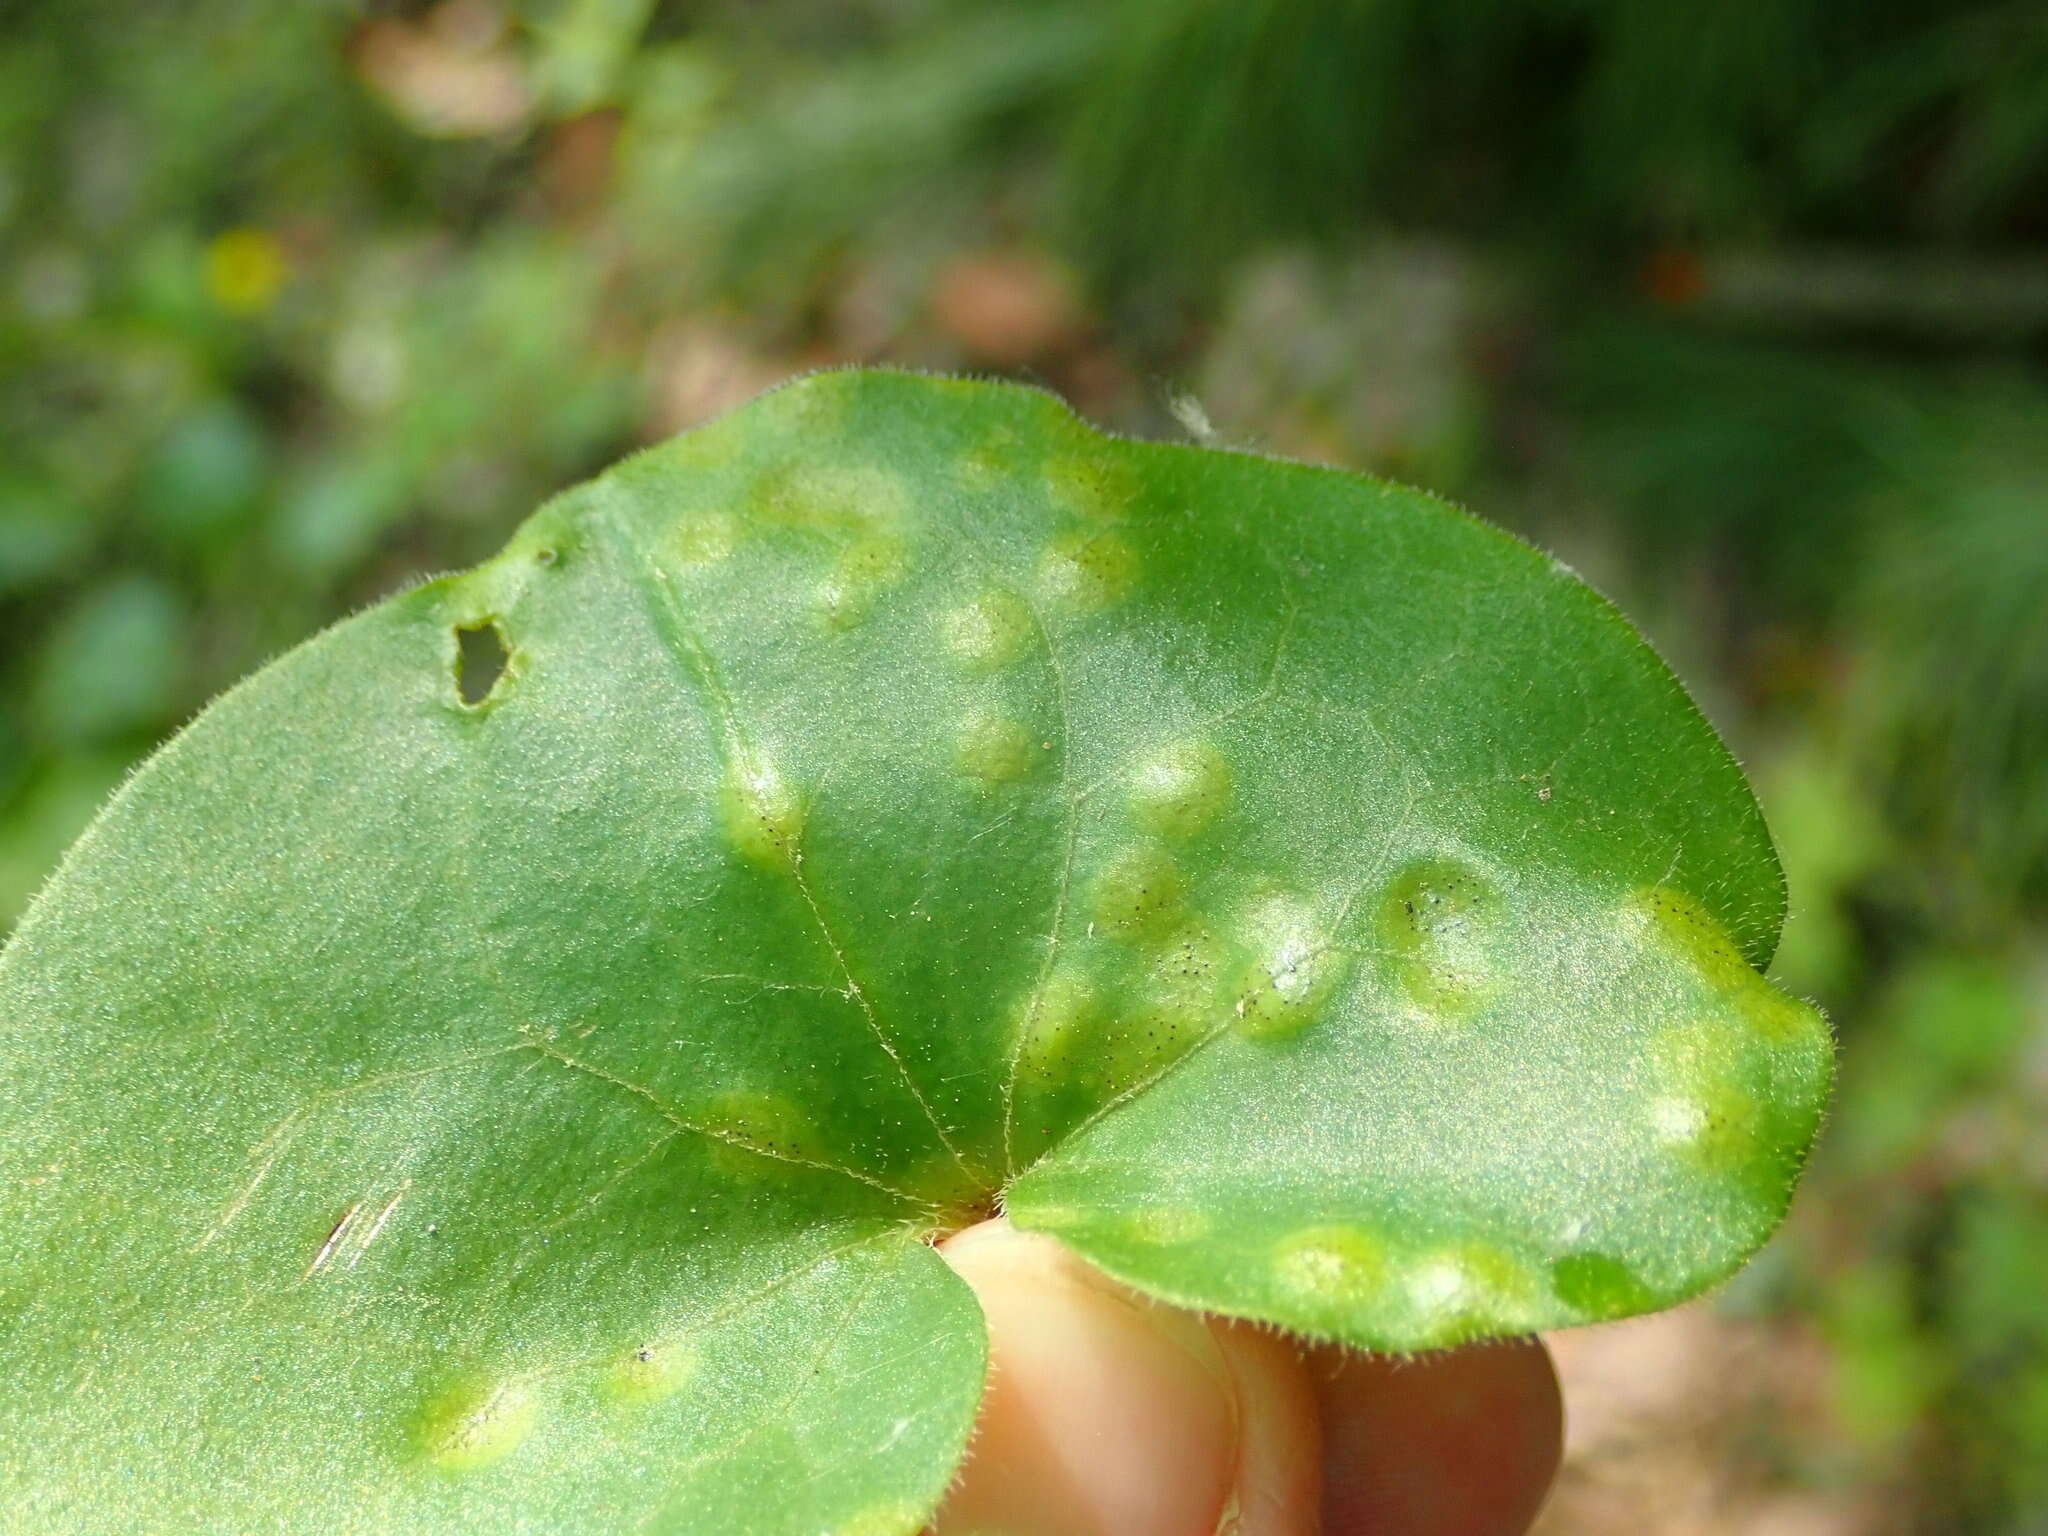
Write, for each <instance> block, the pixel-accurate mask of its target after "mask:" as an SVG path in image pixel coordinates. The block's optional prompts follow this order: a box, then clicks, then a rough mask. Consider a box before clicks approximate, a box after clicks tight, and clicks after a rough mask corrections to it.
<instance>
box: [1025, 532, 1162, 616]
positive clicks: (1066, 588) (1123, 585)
mask: <svg viewBox="0 0 2048 1536" xmlns="http://www.w3.org/2000/svg"><path fill="white" fill-rule="evenodd" d="M1137 579H1138V556H1137V553H1136V551H1134V550H1133V549H1132V548H1131V546H1130V545H1129V544H1127V543H1125V542H1124V541H1123V540H1122V539H1121V538H1119V537H1118V536H1117V535H1115V534H1113V533H1101V532H1076V533H1063V534H1060V535H1059V536H1058V537H1056V538H1054V539H1053V540H1052V542H1051V543H1050V544H1048V545H1047V546H1046V550H1045V554H1044V557H1043V558H1042V559H1041V560H1040V562H1039V567H1038V589H1039V594H1040V596H1041V597H1042V598H1043V599H1044V600H1045V602H1046V604H1047V605H1048V606H1049V607H1051V608H1054V609H1056V610H1059V611H1061V612H1065V613H1074V614H1084V613H1095V612H1099V611H1100V610H1102V609H1104V608H1109V607H1113V606H1114V605H1115V604H1117V603H1120V602H1122V601H1123V600H1124V599H1125V598H1126V597H1128V596H1129V595H1130V592H1131V589H1132V587H1133V586H1134V585H1135V584H1136V582H1137Z"/></svg>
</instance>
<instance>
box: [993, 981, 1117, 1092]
mask: <svg viewBox="0 0 2048 1536" xmlns="http://www.w3.org/2000/svg"><path fill="white" fill-rule="evenodd" d="M1101 1006H1102V1005H1101V1000H1100V999H1099V998H1098V997H1097V995H1096V993H1095V989H1094V988H1093V987H1091V986H1090V985H1089V984H1088V981H1087V980H1086V978H1084V977H1082V976H1080V975H1077V974H1075V973H1074V972H1071V971H1054V972H1052V973H1051V974H1050V975H1048V976H1047V977H1046V978H1045V980H1044V981H1042V982H1041V983H1040V984H1039V985H1038V986H1036V987H1034V988H1033V989H1032V990H1031V992H1030V993H1029V995H1027V996H1026V997H1025V999H1024V1000H1023V1001H1022V1002H1021V1003H1020V1004H1019V1005H1018V1008H1017V1017H1016V1024H1015V1026H1014V1027H1015V1029H1016V1031H1017V1047H1016V1054H1017V1066H1018V1070H1019V1072H1020V1074H1022V1075H1023V1076H1024V1077H1025V1079H1026V1080H1027V1081H1030V1080H1040V1081H1045V1080H1051V1079H1056V1078H1058V1077H1061V1076H1063V1075H1064V1074H1065V1073H1066V1072H1067V1071H1068V1070H1070V1068H1071V1067H1072V1066H1073V1064H1074V1062H1075V1058H1076V1056H1077V1053H1078V1052H1079V1050H1080V1048H1081V1045H1082V1042H1083V1041H1084V1040H1085V1038H1086V1037H1087V1036H1088V1035H1089V1034H1090V1033H1091V1031H1092V1029H1093V1027H1094V1026H1095V1025H1096V1024H1097V1023H1098V1022H1099V1020H1100V1018H1101Z"/></svg>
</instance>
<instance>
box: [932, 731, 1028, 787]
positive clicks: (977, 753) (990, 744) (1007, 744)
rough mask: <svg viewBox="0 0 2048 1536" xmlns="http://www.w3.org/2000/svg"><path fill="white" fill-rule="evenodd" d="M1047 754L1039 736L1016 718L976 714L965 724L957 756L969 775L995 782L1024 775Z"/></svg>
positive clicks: (993, 783) (955, 760) (963, 770)
mask: <svg viewBox="0 0 2048 1536" xmlns="http://www.w3.org/2000/svg"><path fill="white" fill-rule="evenodd" d="M1043 756H1044V753H1043V752H1042V751H1041V750H1040V748H1039V744H1038V738H1037V737H1036V736H1034V735H1033V734H1032V733H1031V732H1030V731H1027V730H1026V729H1025V728H1024V727H1023V726H1021V725H1019V724H1018V723H1017V722H1016V721H1015V720H1009V719H1005V718H1004V717H1003V716H1001V715H976V716H974V717H973V718H971V719H970V720H968V722H967V724H966V725H965V726H963V727H962V728H961V731H960V736H959V739H958V741H957V742H955V744H954V754H953V760H954V762H955V763H956V764H958V766H959V769H960V771H961V772H962V773H964V774H966V775H967V776H968V777H970V778H974V779H979V780H980V781H981V782H982V783H983V784H987V785H995V784H1007V783H1010V782H1011V781H1013V780H1015V779H1021V778H1023V777H1024V776H1025V775H1026V774H1028V773H1029V772H1031V770H1032V769H1033V768H1034V767H1035V766H1037V763H1038V761H1039V759H1040V758H1041V757H1043Z"/></svg>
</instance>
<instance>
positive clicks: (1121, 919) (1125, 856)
mask: <svg viewBox="0 0 2048 1536" xmlns="http://www.w3.org/2000/svg"><path fill="white" fill-rule="evenodd" d="M1187 891H1188V882H1187V877H1186V876H1185V875H1184V874H1183V873H1182V872H1181V869H1180V866H1179V865H1178V864H1176V863H1175V862H1174V859H1173V856H1172V855H1171V854H1170V853H1168V852H1167V851H1166V850H1165V849H1164V848H1162V847H1160V846H1158V845H1157V844H1154V843H1137V844H1134V845H1132V846H1130V847H1127V848H1124V849H1121V850H1119V851H1118V852H1117V853H1116V854H1114V855H1113V856H1112V857H1111V858H1110V860H1109V862H1108V864H1106V865H1105V866H1104V867H1103V868H1102V869H1101V870H1100V871H1099V872H1098V873H1097V874H1096V876H1095V878H1094V881H1093V883H1092V885H1091V887H1090V891H1089V901H1090V909H1091V911H1092V912H1093V914H1094V917H1095V921H1096V923H1097V924H1098V925H1099V926H1101V927H1102V928H1104V929H1106V930H1108V931H1109V932H1110V933H1111V934H1113V935H1115V936H1117V937H1120V938H1144V937H1148V936H1152V937H1156V936H1158V935H1160V934H1161V933H1163V932H1165V931H1166V930H1169V929H1171V928H1172V927H1173V926H1174V925H1175V924H1176V923H1177V922H1178V921H1179V920H1180V916H1181V913H1182V911H1183V908H1184V905H1185V902H1186V899H1187Z"/></svg>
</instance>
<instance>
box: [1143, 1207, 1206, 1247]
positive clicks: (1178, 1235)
mask: <svg viewBox="0 0 2048 1536" xmlns="http://www.w3.org/2000/svg"><path fill="white" fill-rule="evenodd" d="M1215 1229H1216V1219H1215V1218H1214V1217H1213V1216H1211V1215H1210V1214H1209V1213H1208V1212H1207V1211H1198V1210H1194V1209H1192V1208H1190V1207H1188V1206H1176V1205H1160V1206H1153V1207H1151V1208H1149V1209H1147V1210H1142V1211H1139V1212H1136V1213H1135V1214H1134V1215H1132V1216H1130V1217H1127V1218H1126V1219H1125V1221H1124V1227H1123V1230H1124V1234H1125V1235H1126V1236H1127V1237H1129V1238H1131V1239H1132V1241H1134V1242H1140V1243H1146V1244H1150V1245H1156V1246H1158V1247H1162V1248H1164V1247H1172V1246H1174V1245H1176V1244H1180V1243H1193V1242H1199V1241H1200V1240H1201V1239H1203V1238H1205V1237H1207V1236H1208V1235H1209V1234H1210V1233H1211V1232H1213V1231H1215Z"/></svg>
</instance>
